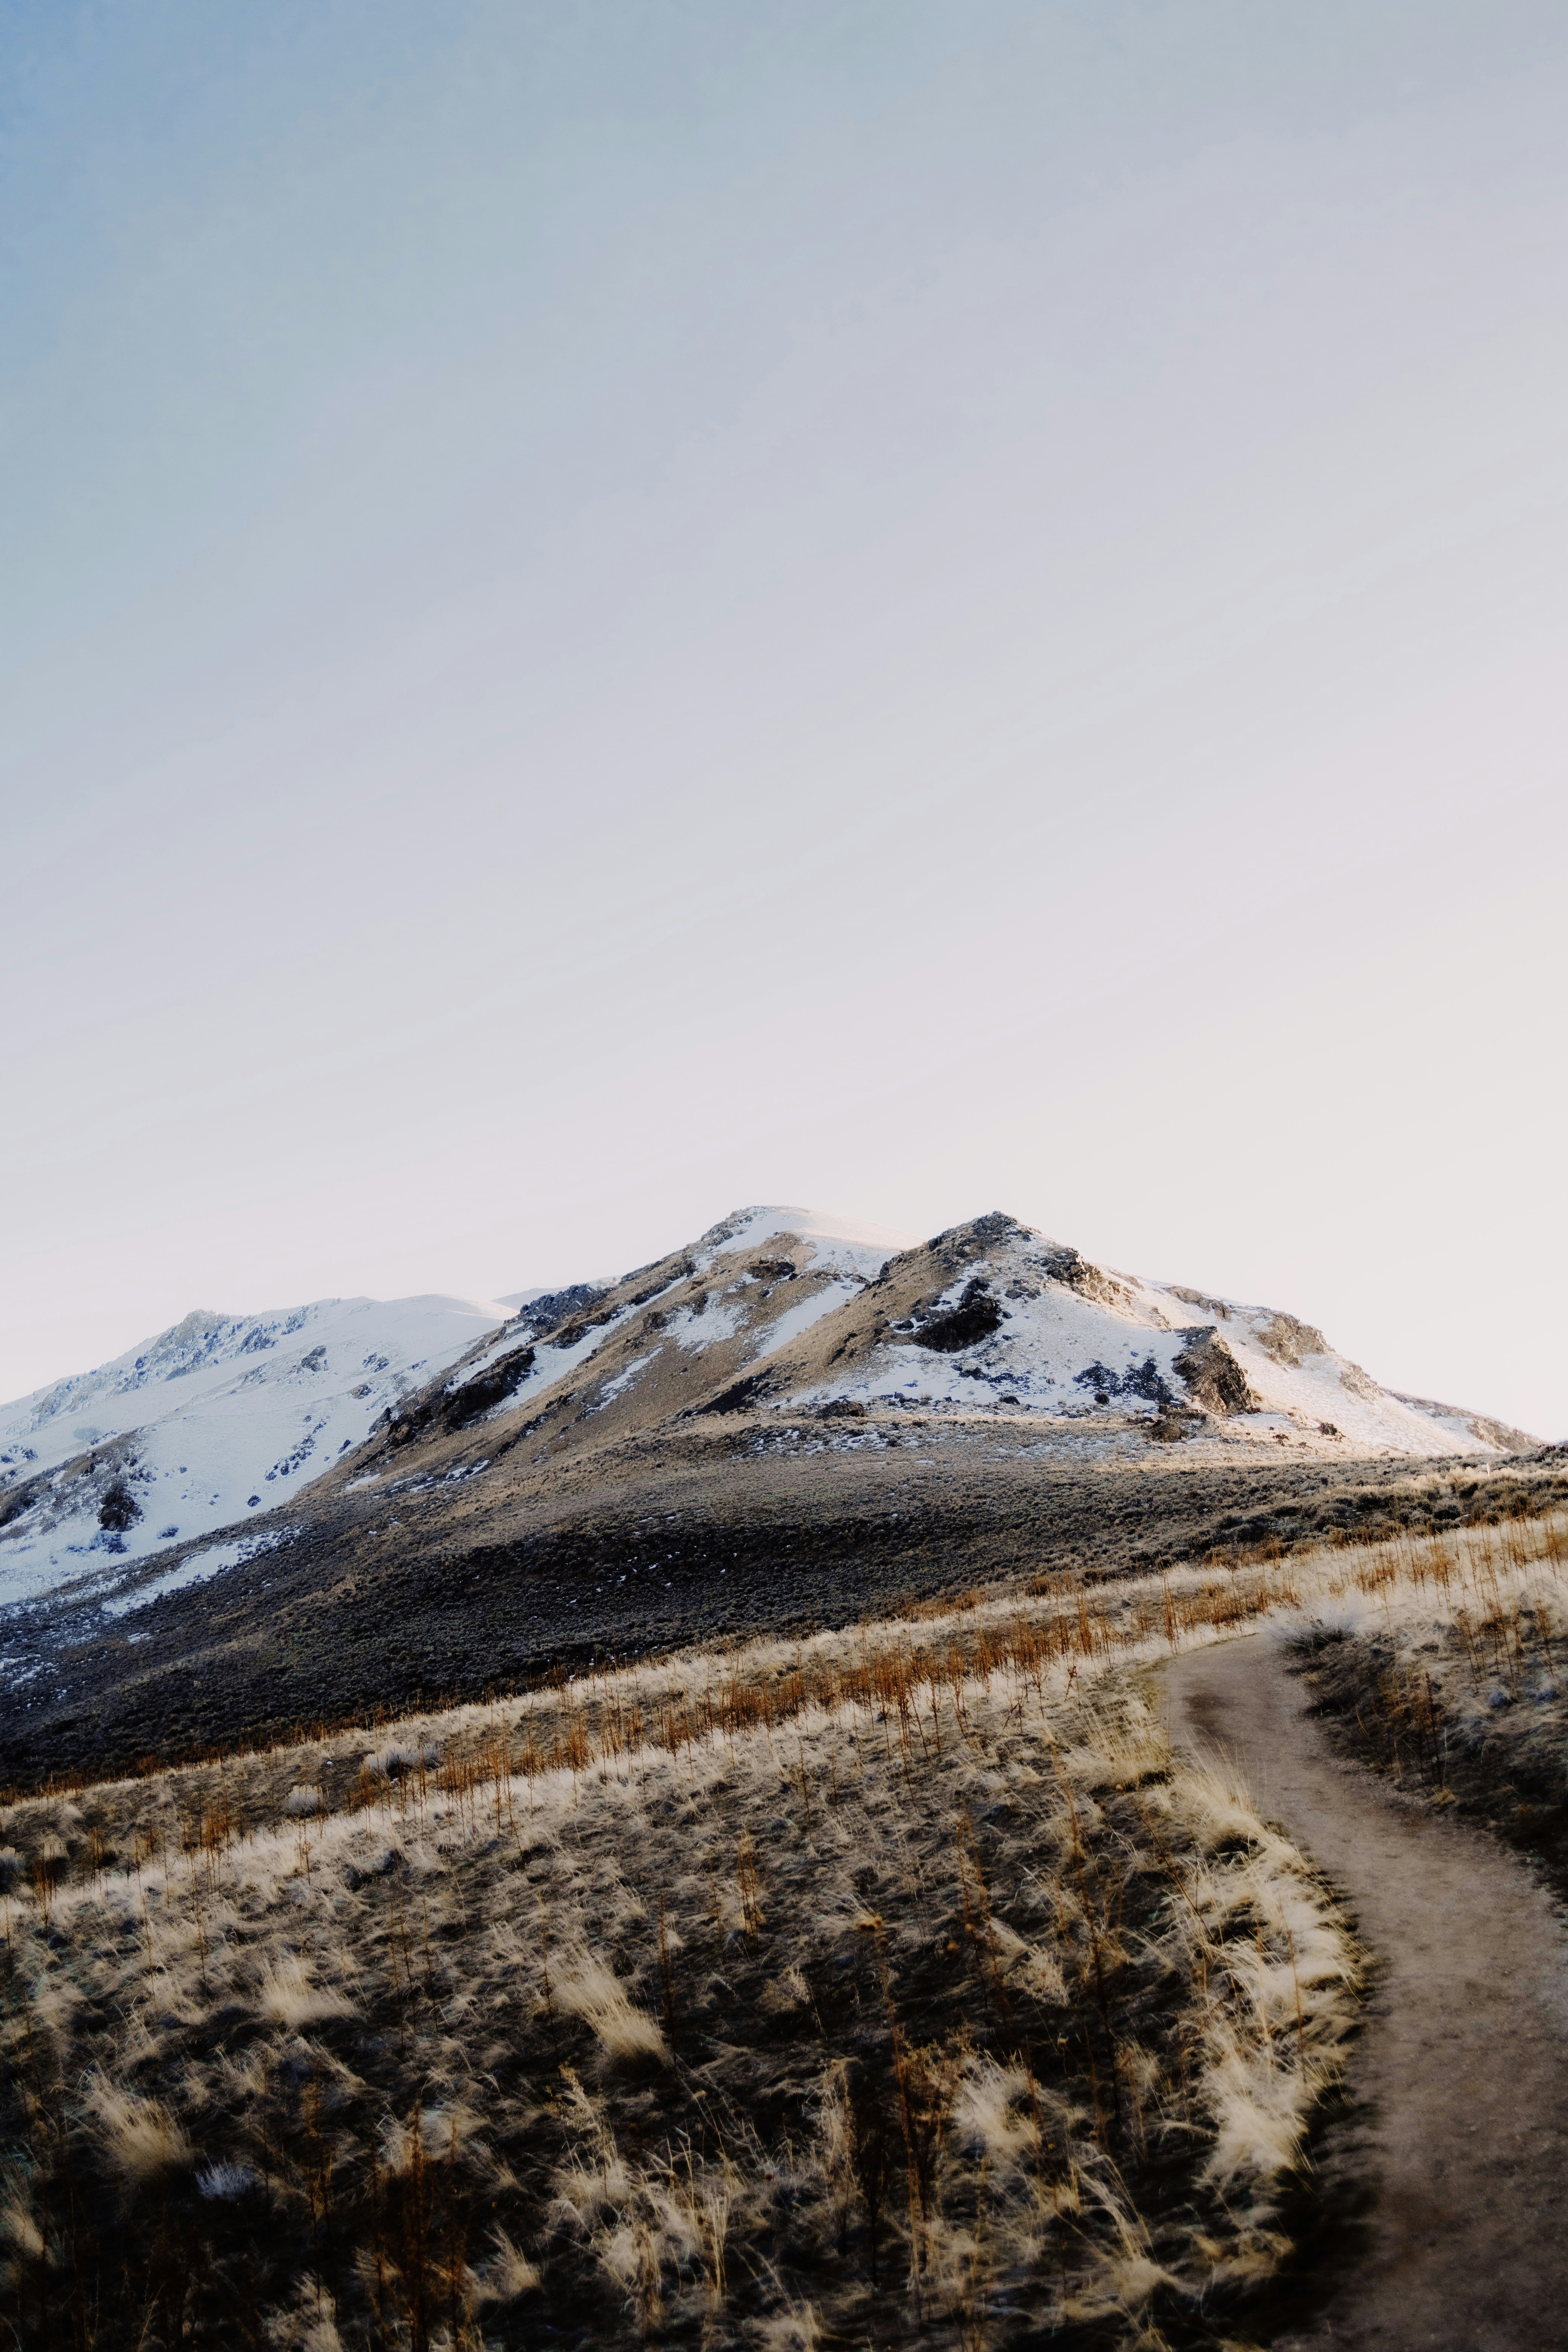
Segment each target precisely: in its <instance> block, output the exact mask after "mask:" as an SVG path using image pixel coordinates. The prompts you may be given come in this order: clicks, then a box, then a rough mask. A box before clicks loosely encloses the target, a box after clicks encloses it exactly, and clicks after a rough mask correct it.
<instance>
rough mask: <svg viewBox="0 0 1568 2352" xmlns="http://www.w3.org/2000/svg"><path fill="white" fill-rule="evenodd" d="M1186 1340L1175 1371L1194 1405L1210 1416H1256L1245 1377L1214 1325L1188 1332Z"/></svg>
mask: <svg viewBox="0 0 1568 2352" xmlns="http://www.w3.org/2000/svg"><path fill="white" fill-rule="evenodd" d="M1187 1339H1188V1344H1187V1346H1186V1347H1185V1348H1184V1349H1183V1350H1182V1352H1181V1354H1180V1355H1179V1356H1178V1357H1177V1358H1176V1360H1175V1370H1177V1371H1178V1372H1180V1374H1181V1376H1182V1378H1183V1380H1184V1381H1185V1382H1186V1384H1187V1394H1188V1395H1189V1396H1190V1397H1191V1398H1192V1399H1193V1401H1194V1403H1197V1404H1201V1405H1203V1406H1204V1407H1205V1409H1206V1410H1207V1411H1208V1412H1216V1413H1230V1412H1257V1410H1258V1399H1257V1398H1256V1397H1255V1396H1254V1395H1253V1393H1252V1391H1251V1390H1250V1389H1249V1388H1248V1386H1247V1375H1246V1373H1245V1372H1244V1371H1243V1370H1242V1369H1241V1366H1240V1365H1239V1364H1238V1363H1237V1360H1236V1358H1235V1357H1234V1356H1233V1355H1232V1354H1231V1352H1230V1349H1228V1348H1227V1347H1226V1344H1225V1341H1224V1340H1223V1339H1220V1338H1219V1337H1218V1336H1217V1334H1216V1333H1215V1328H1214V1325H1213V1324H1212V1323H1209V1324H1205V1325H1204V1326H1203V1327H1202V1328H1200V1329H1197V1330H1194V1331H1193V1332H1190V1333H1189V1334H1188V1335H1187Z"/></svg>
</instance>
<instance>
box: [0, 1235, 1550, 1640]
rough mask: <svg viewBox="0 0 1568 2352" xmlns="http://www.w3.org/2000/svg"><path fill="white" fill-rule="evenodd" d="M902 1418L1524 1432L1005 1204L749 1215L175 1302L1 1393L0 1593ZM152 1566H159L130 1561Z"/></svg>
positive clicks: (1074, 1434) (1189, 1429)
mask: <svg viewBox="0 0 1568 2352" xmlns="http://www.w3.org/2000/svg"><path fill="white" fill-rule="evenodd" d="M910 1410H919V1411H921V1412H925V1413H927V1414H929V1415H931V1416H933V1417H935V1418H937V1419H939V1420H942V1421H944V1422H952V1423H994V1422H1005V1423H1009V1424H1012V1425H1013V1426H1015V1427H1016V1428H1018V1429H1019V1431H1020V1433H1029V1434H1031V1435H1032V1441H1033V1442H1037V1443H1038V1444H1040V1445H1041V1446H1042V1447H1043V1448H1044V1449H1045V1451H1046V1453H1047V1454H1048V1453H1049V1452H1050V1451H1051V1450H1052V1449H1053V1448H1054V1449H1056V1450H1058V1451H1061V1450H1062V1449H1066V1451H1067V1453H1068V1454H1072V1455H1074V1456H1075V1457H1076V1456H1077V1455H1079V1454H1081V1452H1082V1448H1083V1445H1084V1444H1085V1443H1086V1442H1090V1441H1092V1442H1095V1443H1108V1444H1114V1446H1115V1447H1117V1448H1118V1449H1120V1450H1121V1451H1125V1450H1126V1449H1127V1448H1128V1447H1131V1448H1132V1449H1133V1451H1134V1453H1136V1452H1137V1450H1138V1449H1140V1448H1142V1447H1144V1446H1147V1445H1149V1444H1157V1445H1181V1446H1183V1447H1184V1448H1186V1449H1192V1450H1194V1452H1202V1451H1203V1450H1205V1449H1209V1450H1212V1449H1213V1448H1214V1447H1215V1446H1216V1445H1218V1446H1223V1447H1224V1448H1226V1450H1227V1451H1229V1452H1234V1451H1235V1450H1236V1449H1237V1448H1241V1449H1243V1450H1247V1449H1250V1450H1252V1451H1253V1452H1256V1450H1257V1449H1258V1448H1268V1449H1269V1450H1270V1451H1273V1450H1274V1449H1279V1448H1284V1449H1286V1450H1288V1451H1289V1453H1290V1454H1293V1455H1299V1456H1312V1455H1319V1456H1326V1457H1333V1458H1335V1459H1339V1460H1344V1459H1346V1458H1350V1457H1362V1458H1381V1457H1389V1456H1407V1457H1413V1458H1414V1457H1421V1456H1441V1455H1446V1454H1476V1453H1480V1454H1496V1455H1502V1454H1507V1453H1509V1452H1510V1451H1514V1450H1517V1449H1521V1448H1524V1447H1528V1446H1529V1445H1530V1444H1532V1443H1533V1442H1534V1441H1532V1440H1531V1439H1530V1438H1528V1437H1526V1436H1525V1435H1524V1434H1523V1433H1521V1432H1519V1431H1515V1430H1510V1429H1508V1428H1505V1427H1503V1426H1502V1425H1500V1423H1496V1422H1492V1421H1489V1420H1487V1419H1486V1418H1484V1417H1482V1416H1480V1415H1477V1414H1474V1413H1471V1412H1464V1411H1462V1410H1460V1409H1458V1408H1454V1407H1448V1406H1444V1405H1439V1404H1436V1403H1433V1402H1426V1401H1423V1400H1419V1399H1415V1398H1411V1397H1405V1396H1402V1395H1397V1394H1395V1393H1394V1392H1393V1391H1390V1390H1387V1389H1384V1388H1383V1387H1381V1386H1380V1385H1379V1384H1378V1382H1377V1381H1375V1380H1374V1379H1373V1378H1372V1377H1371V1376H1370V1375H1369V1374H1368V1373H1367V1372H1365V1371H1363V1370H1362V1369H1361V1368H1360V1367H1359V1366H1358V1365H1356V1364H1353V1363H1352V1362H1350V1361H1349V1360H1347V1359H1346V1358H1345V1357H1343V1356H1342V1355H1341V1354H1340V1353H1338V1351H1337V1350H1336V1349H1334V1348H1333V1347H1332V1346H1331V1344H1330V1342H1329V1341H1328V1339H1326V1338H1325V1337H1324V1335H1323V1334H1322V1332H1321V1331H1320V1330H1318V1329H1316V1328H1314V1327H1313V1326H1311V1325H1310V1324H1307V1323H1304V1322H1302V1321H1300V1320H1299V1319H1298V1318H1297V1317H1295V1316H1294V1315H1292V1314H1289V1313H1286V1312H1283V1311H1280V1310H1279V1309H1276V1308H1272V1307H1255V1306H1249V1305H1247V1304H1245V1303H1244V1302H1242V1301H1240V1300H1237V1299H1233V1298H1226V1297H1215V1296H1213V1295H1210V1294H1208V1293H1205V1292H1202V1291H1199V1290H1196V1289H1194V1288H1192V1287H1190V1286H1184V1285H1182V1284H1177V1283H1168V1282H1156V1281H1151V1280H1146V1279H1143V1278H1141V1277H1139V1276H1134V1275H1128V1274H1121V1273H1116V1272H1112V1271H1110V1270H1109V1269H1107V1268H1104V1267H1101V1266H1098V1265H1091V1264H1090V1263H1089V1261H1088V1260H1087V1259H1085V1258H1083V1257H1082V1256H1081V1255H1079V1252H1078V1251H1077V1250H1075V1249H1073V1248H1072V1247H1070V1246H1069V1245H1068V1244H1063V1243H1059V1242H1056V1241H1052V1240H1049V1239H1048V1238H1047V1237H1046V1236H1045V1235H1043V1234H1038V1233H1036V1232H1034V1231H1033V1230H1031V1229H1030V1228H1029V1227H1027V1226H1025V1225H1022V1224H1020V1223H1017V1222H1016V1220H1015V1219H1013V1218H1011V1217H1008V1216H1005V1215H1003V1214H1000V1213H997V1214H992V1215H989V1216H984V1217H980V1218H977V1219H975V1220H974V1221H973V1222H972V1223H969V1224H965V1225H961V1226H956V1227H954V1228H953V1229H952V1231H951V1232H949V1233H947V1234H939V1235H937V1236H936V1237H934V1238H933V1239H931V1240H930V1241H926V1242H921V1241H918V1240H916V1239H914V1238H912V1237H911V1236H910V1235H908V1234H900V1233H897V1232H893V1231H891V1230H889V1228H886V1227H883V1226H877V1225H871V1224H865V1223H858V1222H857V1221H855V1220H853V1219H848V1218H844V1217H835V1216H827V1215H823V1214H820V1213H816V1212H813V1211H809V1210H805V1209H799V1208H787V1207H785V1208H777V1207H767V1208H752V1209H744V1210H739V1211H737V1212H736V1213H734V1214H732V1215H731V1216H729V1217H726V1218H724V1219H723V1220H722V1221H721V1223H718V1224H716V1225H714V1226H712V1227H710V1229H709V1231H708V1232H706V1233H704V1234H702V1235H701V1236H700V1239H699V1240H697V1241H696V1242H694V1243H691V1244H688V1245H687V1246H686V1247H685V1248H683V1249H679V1250H676V1251H674V1252H672V1253H671V1254H670V1255H668V1257H666V1258H663V1259H660V1260H658V1261H656V1262H655V1263H654V1264H652V1265H647V1266H645V1267H642V1268H639V1269H638V1270H637V1272H635V1273H633V1274H630V1275H627V1276H624V1277H623V1278H622V1279H621V1280H620V1281H618V1282H614V1283H603V1282H595V1281H585V1282H582V1283H578V1284H575V1285H573V1286H569V1287H568V1288H566V1289H563V1290H558V1291H554V1292H542V1291H539V1290H529V1291H517V1292H513V1293H511V1294H510V1295H508V1296H505V1297H497V1298H492V1299H478V1300H476V1299H459V1298H449V1297H417V1298H406V1299H395V1300H390V1301H379V1300H374V1299H367V1298H358V1299H348V1300H321V1301H318V1302H317V1303H315V1304H314V1305H312V1306H308V1307H297V1308H293V1309H289V1310H286V1311H279V1312H277V1313H273V1314H266V1315H254V1316H246V1317H224V1316H216V1315H206V1314H200V1313H197V1314H192V1315H189V1316H187V1317H186V1318H184V1321H183V1322H181V1323H179V1324H177V1325H175V1326H174V1328H172V1329H171V1330H168V1331H165V1332H163V1334H161V1335H160V1336H159V1337H158V1338H157V1339H153V1340H151V1341H149V1342H147V1343H146V1344H145V1345H143V1346H142V1347H141V1348H138V1349H131V1350H128V1351H127V1353H126V1354H125V1355H123V1356H121V1357H118V1358H116V1359H115V1360H114V1361H113V1362H112V1363H110V1364H105V1365H103V1366H100V1368H99V1369H98V1370H94V1371H90V1372H87V1373H83V1374H81V1375H79V1376H78V1377H76V1378H73V1379H69V1380H65V1381H58V1382H56V1383H55V1384H54V1385H53V1386H52V1387H50V1388H48V1389H46V1390H40V1391H37V1392H36V1393H35V1394H34V1395H32V1396H29V1397H26V1398H23V1399H21V1400H20V1401H19V1402H16V1403H15V1404H12V1405H9V1406H6V1407H5V1408H3V1409H0V1603H4V1602H5V1601H25V1600H26V1599H28V1598H30V1597H33V1596H37V1595H41V1594H44V1593H47V1592H49V1591H53V1590H55V1589H56V1588H58V1587H59V1586H61V1585H62V1584H65V1583H68V1582H70V1581H72V1580H78V1579H80V1578H82V1577H84V1576H85V1577H88V1578H89V1579H92V1580H101V1592H102V1601H101V1606H102V1607H103V1609H104V1610H105V1611H106V1612H110V1613H111V1614H112V1613H113V1612H117V1611H119V1610H121V1609H122V1608H135V1607H137V1606H140V1605H144V1603H145V1602H146V1601H147V1600H149V1599H150V1598H152V1597H154V1596H155V1595H156V1594H158V1593H161V1592H163V1591H171V1590H176V1589H178V1588H179V1587H180V1586H182V1585H183V1584H184V1583H187V1582H190V1581H193V1580H199V1579H202V1578H204V1577H206V1576H209V1575H212V1574H214V1573H216V1572H218V1571H220V1570H225V1569H227V1568H231V1567H237V1566H241V1565H243V1564H244V1563H245V1561H246V1560H247V1559H248V1558H250V1557H252V1556H254V1554H255V1553H256V1551H257V1550H258V1549H259V1548H261V1547H262V1546H264V1545H265V1546H268V1547H272V1546H276V1545H277V1544H279V1543H280V1542H285V1541H287V1540H289V1537H290V1534H291V1531H292V1530H291V1525H290V1522H289V1519H288V1517H287V1513H288V1511H289V1510H290V1509H291V1508H292V1507H293V1506H294V1505H295V1504H296V1503H297V1502H298V1503H299V1506H300V1508H301V1509H302V1510H304V1511H305V1512H306V1516H307V1517H309V1516H310V1510H311V1509H313V1508H314V1502H313V1501H311V1502H310V1504H307V1502H306V1500H305V1498H306V1497H314V1496H315V1495H316V1494H317V1491H318V1488H319V1487H320V1486H321V1482H322V1481H323V1479H324V1480H325V1481H326V1484H327V1486H329V1487H331V1489H332V1490H333V1491H337V1492H342V1493H343V1494H345V1495H351V1496H352V1495H356V1494H361V1495H363V1494H367V1493H368V1492H369V1491H370V1490H373V1489H374V1488H376V1487H378V1486H379V1487H383V1488H384V1490H385V1491H387V1492H389V1493H396V1494H400V1495H418V1494H421V1493H427V1492H428V1491H429V1490H430V1489H431V1488H432V1487H433V1486H437V1485H440V1486H447V1487H450V1486H453V1485H455V1484H458V1483H461V1482H463V1481H466V1480H473V1481H475V1482H476V1485H475V1489H474V1500H475V1504H476V1507H480V1508H481V1509H482V1507H483V1498H485V1497H489V1496H492V1495H493V1494H494V1493H495V1492H496V1491H497V1490H496V1488H495V1475H496V1471H497V1468H498V1467H499V1465H500V1464H501V1463H502V1462H507V1461H509V1462H510V1470H509V1472H508V1475H511V1473H512V1472H516V1471H520V1470H521V1469H523V1468H524V1467H532V1468H535V1469H541V1468H542V1469H544V1470H549V1469H550V1468H551V1466H552V1465H556V1466H560V1465H564V1464H566V1463H568V1462H569V1461H571V1460H572V1459H574V1458H577V1457H579V1456H582V1455H584V1454H593V1453H596V1452H601V1451H602V1450H603V1449H604V1448H605V1446H613V1445H615V1444H617V1443H626V1442H630V1441H632V1440H634V1439H638V1438H640V1437H647V1436H648V1435H649V1434H650V1433H656V1432H659V1431H668V1430H673V1429H678V1428H679V1427H680V1426H682V1425H684V1424H689V1423H691V1422H693V1420H698V1419H708V1418H714V1419H718V1420H722V1421H724V1422H725V1423H728V1424H729V1425H731V1427H733V1428H734V1429H735V1430H736V1431H737V1432H740V1431H742V1429H746V1430H751V1431H752V1432H753V1433H754V1437H755V1442H757V1443H760V1444H761V1443H766V1439H767V1431H768V1429H769V1427H770V1425H773V1424H775V1423H777V1422H778V1420H779V1418H780V1416H784V1417H786V1418H787V1417H788V1416H791V1415H797V1416H798V1415H802V1414H804V1415H806V1416H809V1417H812V1418H814V1419H826V1420H830V1421H836V1422H837V1423H838V1424H839V1425H840V1426H843V1425H846V1424H847V1423H848V1422H850V1421H852V1420H853V1419H854V1418H855V1417H856V1416H861V1417H869V1418H871V1419H873V1420H875V1418H876V1417H877V1416H878V1415H886V1414H889V1413H895V1414H896V1413H898V1412H903V1411H910ZM340 1464H341V1465H342V1471H341V1475H339V1476H338V1477H337V1478H335V1479H334V1478H332V1477H331V1473H332V1472H333V1470H334V1468H336V1467H337V1465H340ZM280 1512H281V1513H283V1514H284V1515H285V1516H283V1517H280V1516H279V1514H280ZM252 1530H253V1531H252ZM193 1546H195V1549H193ZM163 1557H166V1558H167V1559H168V1562H169V1565H168V1568H167V1570H166V1571H165V1572H164V1573H163V1574H161V1575H160V1576H159V1577H158V1578H157V1579H156V1580H154V1581H153V1582H151V1583H149V1582H148V1581H147V1580H145V1579H144V1578H143V1577H142V1576H140V1575H136V1574H132V1571H136V1570H141V1569H142V1568H143V1567H144V1566H145V1564H146V1563H147V1562H148V1561H149V1560H151V1559H157V1558H163ZM122 1588H123V1591H124V1592H125V1595H126V1597H125V1598H123V1599H121V1597H119V1596H120V1595H121V1590H122Z"/></svg>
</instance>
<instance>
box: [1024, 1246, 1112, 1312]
mask: <svg viewBox="0 0 1568 2352" xmlns="http://www.w3.org/2000/svg"><path fill="white" fill-rule="evenodd" d="M1045 1271H1046V1273H1047V1276H1049V1278H1050V1280H1051V1281H1052V1282H1061V1283H1065V1284H1066V1285H1067V1287H1068V1289H1069V1290H1076V1291H1077V1292H1078V1294H1079V1297H1080V1298H1097V1299H1098V1300H1099V1301H1100V1305H1101V1306H1102V1307H1112V1306H1116V1305H1118V1304H1120V1303H1121V1301H1122V1300H1124V1299H1125V1298H1127V1297H1128V1296H1129V1293H1128V1290H1127V1286H1126V1285H1125V1283H1121V1282H1118V1281H1117V1280H1116V1278H1115V1276H1113V1275H1109V1274H1107V1273H1106V1272H1105V1270H1104V1268H1103V1267H1102V1266H1098V1265H1090V1264H1089V1260H1088V1258H1086V1257H1083V1256H1080V1255H1079V1252H1078V1251H1077V1250H1075V1249H1073V1248H1071V1247H1069V1246H1068V1245H1066V1244H1063V1245H1061V1246H1059V1247H1058V1248H1055V1249H1050V1250H1048V1251H1047V1254H1046V1259H1045Z"/></svg>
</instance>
